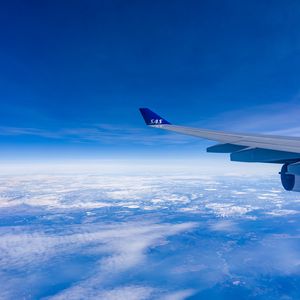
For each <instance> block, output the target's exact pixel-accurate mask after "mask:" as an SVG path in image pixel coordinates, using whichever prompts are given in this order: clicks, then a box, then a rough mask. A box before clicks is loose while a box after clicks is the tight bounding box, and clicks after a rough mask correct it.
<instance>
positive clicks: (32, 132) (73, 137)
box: [0, 124, 194, 145]
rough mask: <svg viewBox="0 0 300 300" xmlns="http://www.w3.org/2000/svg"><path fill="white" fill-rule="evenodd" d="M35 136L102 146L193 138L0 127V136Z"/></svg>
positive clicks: (123, 129) (112, 129) (105, 129)
mask: <svg viewBox="0 0 300 300" xmlns="http://www.w3.org/2000/svg"><path fill="white" fill-rule="evenodd" d="M1 135H2V136H37V137H42V138H46V139H57V140H67V141H70V142H75V143H84V142H96V143H103V144H116V143H118V144H122V143H134V144H145V145H153V144H157V143H158V142H159V143H160V144H161V143H168V144H186V143H191V142H193V141H194V139H193V138H190V137H187V136H181V135H177V134H173V133H168V132H163V131H156V130H149V129H146V128H145V129H143V128H134V127H129V126H126V125H124V126H122V125H119V126H116V125H111V124H96V125H90V126H86V127H78V128H61V129H57V130H46V129H42V128H21V127H3V126H2V127H0V136H1Z"/></svg>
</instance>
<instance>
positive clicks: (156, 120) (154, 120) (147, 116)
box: [140, 108, 171, 125]
mask: <svg viewBox="0 0 300 300" xmlns="http://www.w3.org/2000/svg"><path fill="white" fill-rule="evenodd" d="M140 112H141V114H142V116H143V118H144V120H145V122H146V124H147V125H162V124H171V123H170V122H168V121H167V120H165V119H163V118H162V117H160V116H159V115H157V114H156V113H155V112H153V111H151V110H150V109H149V108H140Z"/></svg>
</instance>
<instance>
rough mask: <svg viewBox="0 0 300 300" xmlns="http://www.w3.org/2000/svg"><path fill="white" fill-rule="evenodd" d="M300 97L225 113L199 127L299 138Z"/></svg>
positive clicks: (202, 123) (203, 122)
mask: <svg viewBox="0 0 300 300" xmlns="http://www.w3.org/2000/svg"><path fill="white" fill-rule="evenodd" d="M299 100H300V96H299V95H296V96H295V97H294V99H292V100H290V101H285V102H278V103H272V104H267V105H259V106H249V107H248V108H246V109H243V110H233V111H227V112H224V113H221V114H218V115H216V116H214V117H213V118H210V119H208V120H205V121H202V122H201V124H200V125H201V126H206V127H210V128H215V129H223V130H230V131H236V132H257V133H271V134H278V135H291V136H292V135H298V136H300V126H299V115H300V104H299V103H300V102H299Z"/></svg>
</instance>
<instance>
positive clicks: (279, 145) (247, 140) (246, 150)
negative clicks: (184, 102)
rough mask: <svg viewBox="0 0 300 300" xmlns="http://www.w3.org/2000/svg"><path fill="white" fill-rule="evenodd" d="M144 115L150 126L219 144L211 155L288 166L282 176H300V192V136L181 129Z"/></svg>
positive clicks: (144, 112) (148, 113)
mask: <svg viewBox="0 0 300 300" xmlns="http://www.w3.org/2000/svg"><path fill="white" fill-rule="evenodd" d="M140 112H141V114H142V116H143V118H144V120H145V122H146V124H147V125H148V126H150V127H154V128H160V129H164V130H169V131H173V132H178V133H181V134H186V135H191V136H194V137H198V138H204V139H208V140H212V141H216V142H219V144H216V145H214V146H211V147H208V148H207V152H214V153H229V154H230V159H231V160H232V161H241V162H262V163H280V164H284V166H283V167H282V170H281V171H282V172H281V175H282V176H285V175H286V176H287V175H288V174H290V172H291V170H293V174H294V175H297V176H298V175H299V191H300V138H298V137H287V136H277V135H265V134H249V133H236V132H227V131H217V130H208V129H202V128H193V127H186V126H178V125H173V124H171V123H170V122H168V121H167V120H166V119H164V118H162V117H161V116H159V115H158V114H156V113H155V112H153V111H151V110H150V109H148V108H140ZM298 162H299V163H298ZM297 163H298V164H297ZM297 173H299V174H297ZM282 176H281V179H282ZM283 185H284V183H283ZM284 187H285V186H284ZM294 187H295V184H294V185H293V188H294ZM285 188H286V187H285ZM292 190H295V189H292Z"/></svg>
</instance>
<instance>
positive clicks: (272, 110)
mask: <svg viewBox="0 0 300 300" xmlns="http://www.w3.org/2000/svg"><path fill="white" fill-rule="evenodd" d="M0 28H1V31H0V38H1V47H0V53H1V55H0V70H1V71H0V99H1V108H0V147H1V149H0V154H1V156H2V159H11V158H18V159H20V158H23V157H24V158H28V157H35V158H36V157H40V158H49V157H58V158H64V157H66V158H67V157H74V158H75V157H88V158H97V159H99V158H109V157H123V158H124V157H125V158H126V157H132V156H134V157H141V158H143V157H149V156H153V155H154V156H159V157H164V156H174V157H182V156H186V155H187V154H188V155H189V156H193V155H200V153H201V154H202V153H203V150H204V146H205V145H206V144H205V143H204V144H203V143H202V142H200V141H198V140H195V139H193V138H189V137H181V136H178V135H173V134H169V133H164V132H159V131H157V130H151V129H147V128H145V125H144V123H143V121H142V119H141V117H140V115H139V113H138V108H139V107H149V108H152V109H153V110H156V111H157V112H159V113H160V114H162V115H163V116H164V117H166V118H167V119H168V120H170V121H171V122H174V123H178V124H185V125H192V126H202V127H209V128H218V129H230V130H237V131H248V132H250V131H255V132H276V133H278V132H280V133H284V134H298V132H299V134H300V130H299V125H298V124H299V122H298V120H299V115H300V107H299V105H298V102H299V87H300V2H299V1H271V2H270V1H112V0H109V1H7V2H6V3H5V2H3V3H2V5H1V10H0ZM202 155H205V154H202Z"/></svg>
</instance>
